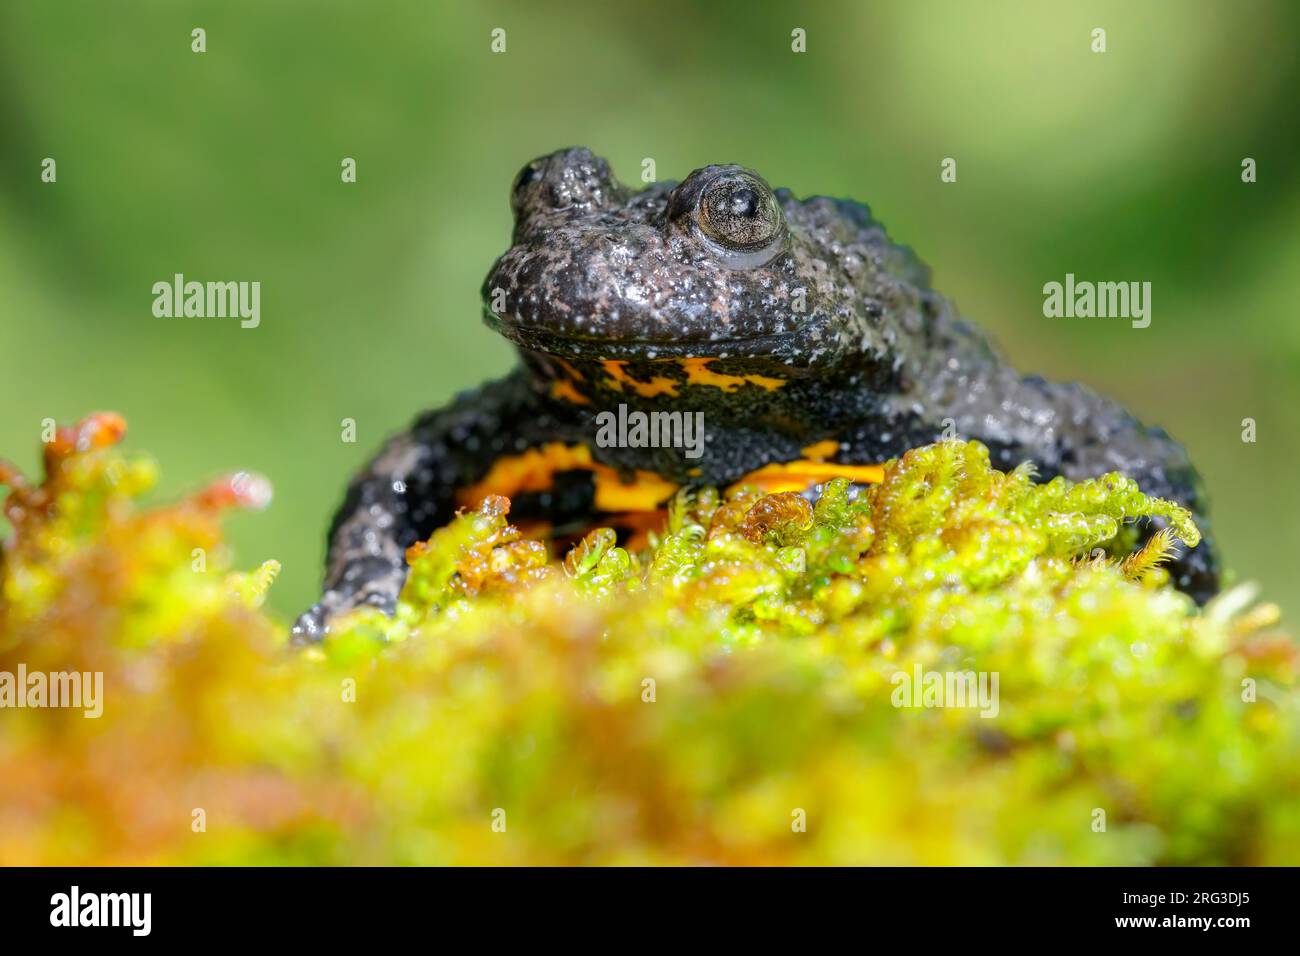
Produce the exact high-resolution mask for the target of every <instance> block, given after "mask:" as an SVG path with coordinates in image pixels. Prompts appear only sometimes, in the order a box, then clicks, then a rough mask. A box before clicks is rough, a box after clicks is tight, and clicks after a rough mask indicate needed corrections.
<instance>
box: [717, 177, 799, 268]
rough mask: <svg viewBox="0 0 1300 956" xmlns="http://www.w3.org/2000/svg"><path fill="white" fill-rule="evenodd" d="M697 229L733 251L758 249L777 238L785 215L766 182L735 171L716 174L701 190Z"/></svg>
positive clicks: (755, 250) (782, 230)
mask: <svg viewBox="0 0 1300 956" xmlns="http://www.w3.org/2000/svg"><path fill="white" fill-rule="evenodd" d="M699 223H700V231H702V232H703V233H704V234H705V235H706V236H708V237H709V238H710V239H713V240H714V241H716V242H718V243H721V244H722V245H723V246H725V247H726V248H728V249H730V250H733V251H735V252H746V253H749V252H759V251H761V250H763V249H766V248H767V247H769V246H771V245H772V244H773V243H774V242H776V241H777V240H779V239H780V238H781V236H782V234H783V232H784V230H785V217H784V216H782V215H781V207H780V206H778V205H777V204H776V197H775V196H773V195H772V191H771V190H770V189H768V187H767V184H766V183H764V182H763V181H762V180H760V179H758V178H757V177H755V176H751V175H748V174H746V173H742V172H737V173H731V174H728V175H723V176H719V177H717V178H716V179H714V180H713V181H712V182H710V183H709V184H708V185H707V186H705V187H704V189H703V191H702V192H701V193H700V206H699Z"/></svg>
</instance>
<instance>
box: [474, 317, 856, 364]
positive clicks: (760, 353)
mask: <svg viewBox="0 0 1300 956" xmlns="http://www.w3.org/2000/svg"><path fill="white" fill-rule="evenodd" d="M483 319H484V322H485V323H486V324H487V326H488V327H489V328H491V329H493V330H494V331H496V332H498V333H500V334H501V335H503V336H505V337H506V338H507V339H509V340H510V341H511V342H513V343H514V344H515V345H517V346H519V347H520V348H522V349H525V350H527V351H530V352H543V353H546V354H548V355H555V356H559V357H561V358H594V359H656V358H691V357H706V358H766V359H773V360H777V361H781V362H784V363H786V364H791V365H797V364H808V365H816V364H820V363H819V362H818V361H817V359H818V358H819V357H820V358H822V359H825V358H826V357H828V356H829V355H830V353H831V352H832V348H831V346H832V345H833V344H834V343H835V342H836V339H837V337H836V336H835V335H833V334H831V330H830V321H829V320H828V319H825V318H810V319H809V320H807V321H805V322H802V323H800V325H799V326H798V327H796V328H790V327H789V324H788V320H783V321H782V327H780V328H778V329H763V328H761V327H757V323H755V327H754V328H753V329H752V332H750V333H749V334H740V335H727V334H722V330H719V334H716V335H714V336H710V337H704V336H677V337H673V338H670V337H667V336H663V337H658V336H647V335H645V334H639V335H638V334H636V333H635V332H633V331H632V330H626V331H627V333H628V334H626V335H618V334H611V333H612V332H613V331H614V330H612V329H610V328H609V327H608V326H606V327H605V328H603V329H602V328H601V327H600V325H599V324H598V323H593V325H592V331H591V333H590V334H586V335H584V334H577V333H575V332H574V330H573V329H572V328H571V327H570V326H569V325H566V326H565V327H563V328H562V329H556V328H548V327H546V326H545V325H544V324H540V323H538V322H537V321H532V322H528V323H522V322H520V321H519V320H518V318H517V317H516V316H513V315H510V314H503V315H498V314H496V313H494V312H492V311H491V310H484V314H483Z"/></svg>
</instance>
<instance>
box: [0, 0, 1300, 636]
mask: <svg viewBox="0 0 1300 956" xmlns="http://www.w3.org/2000/svg"><path fill="white" fill-rule="evenodd" d="M200 26H201V27H203V28H205V29H206V30H207V52H206V53H204V54H195V53H193V52H191V49H190V43H191V37H190V31H191V30H192V29H193V28H194V27H200ZM496 27H501V28H504V29H505V30H506V38H507V51H506V52H505V53H504V54H493V53H491V52H490V50H489V41H490V37H489V34H490V31H491V30H492V29H493V28H496ZM795 27H802V28H804V29H805V30H806V31H807V38H808V39H807V45H808V49H807V53H805V54H798V55H797V54H794V53H792V52H791V50H790V32H791V30H792V29H793V28H795ZM1094 27H1103V28H1105V29H1106V31H1107V45H1108V50H1107V52H1106V53H1104V54H1094V53H1092V52H1091V50H1090V42H1091V40H1090V33H1091V31H1092V29H1093V28H1094ZM1298 27H1300V15H1298V14H1297V8H1296V7H1295V5H1294V4H1287V3H1285V2H1282V0H1279V2H1276V3H1269V2H1258V0H1256V2H1244V3H1235V4H1229V3H1214V2H1187V0H1177V2H1175V0H1167V2H1150V0H1148V2H1144V3H1140V4H1134V3H1131V2H1112V3H1096V2H1091V3H1086V4H1085V3H1052V4H1048V3H1038V2H1032V0H1017V2H984V3H962V2H936V0H928V2H902V0H896V2H871V3H866V2H844V3H830V2H821V3H816V4H796V3H752V2H750V3H707V4H706V3H698V4H695V3H681V2H668V0H661V2H658V3H652V4H651V3H637V4H633V3H627V4H621V5H620V4H591V3H572V4H564V3H546V4H541V3H523V2H515V3H472V4H471V3H429V2H365V3H362V2H359V0H358V2H354V3H343V2H320V0H313V2H288V0H283V2H274V3H271V2H266V0H222V2H216V0H211V2H188V0H166V2H163V0H136V2H132V3H130V4H126V3H95V2H82V3H67V2H55V0H50V2H44V3H37V2H27V0H0V102H2V105H0V453H2V454H4V455H5V456H6V457H9V458H11V459H13V460H15V461H16V462H17V463H18V464H20V465H21V466H23V467H27V468H33V467H35V465H36V463H37V461H38V451H39V441H40V423H41V420H42V419H43V418H46V417H53V418H56V419H58V420H60V421H71V420H74V419H76V418H79V417H80V416H82V415H84V414H85V413H87V412H89V411H92V410H97V409H111V410H116V411H120V412H122V413H123V414H124V415H125V416H126V417H127V419H128V421H129V423H130V426H131V435H130V439H129V440H130V444H131V447H134V448H137V449H147V450H148V451H149V452H151V453H152V454H153V455H155V456H156V457H157V458H158V459H159V460H160V462H161V463H162V466H163V481H164V483H163V485H162V487H161V488H160V489H159V490H158V492H157V494H158V495H160V496H163V497H170V496H174V495H177V494H179V493H181V492H182V491H184V490H186V489H191V488H194V487H195V486H197V485H198V484H200V483H201V482H202V481H204V480H205V479H206V478H210V477H213V476H215V475H217V474H220V473H223V472H227V471H232V470H237V469H241V468H249V469H255V470H257V471H260V472H263V473H264V474H266V475H268V476H269V477H270V478H271V479H272V481H273V482H274V485H275V488H276V499H275V502H274V503H273V505H272V506H271V508H270V510H269V512H267V513H265V514H260V515H254V516H240V517H239V518H237V519H235V521H234V522H232V525H233V538H234V543H235V546H236V548H237V550H238V554H239V559H240V561H241V563H242V564H245V565H252V564H253V563H255V562H257V561H259V560H262V559H264V558H267V557H276V558H279V559H280V560H281V561H283V563H284V573H283V575H282V577H281V579H280V581H279V582H278V583H277V585H276V587H275V589H274V590H273V595H274V603H275V605H276V606H277V607H278V608H279V609H280V610H282V611H283V612H285V613H286V614H289V613H293V612H296V611H297V610H299V609H300V608H301V607H302V606H304V605H305V604H307V603H308V602H309V601H310V600H311V599H312V597H313V596H314V594H315V590H316V586H317V583H318V581H319V575H320V567H321V557H322V552H323V535H324V531H325V527H326V524H327V522H328V520H329V517H330V515H331V513H332V511H333V509H334V508H335V506H336V505H337V504H338V502H339V500H340V497H341V495H342V491H343V488H344V485H345V483H346V481H347V478H348V476H349V474H350V473H351V472H352V471H354V470H355V469H356V468H357V467H359V466H360V465H361V464H362V463H363V461H364V460H365V459H366V458H367V457H368V456H369V455H370V454H371V453H372V452H373V451H374V449H375V448H376V447H377V446H378V445H379V443H380V442H381V441H382V440H383V438H384V437H385V436H386V435H388V434H389V433H391V432H393V431H395V430H398V429H400V428H402V427H403V426H404V425H405V424H406V423H407V422H408V420H409V419H410V418H412V417H413V416H414V415H415V414H416V413H417V412H418V411H420V410H421V409H425V408H428V407H431V406H436V405H438V404H440V403H442V402H444V401H445V400H446V399H447V398H448V397H449V396H450V395H452V394H453V393H454V392H455V391H457V390H460V389H464V388H469V387H471V386H474V385H475V384H477V383H479V382H480V381H482V380H483V379H485V378H487V377H489V376H494V375H498V374H500V373H503V372H504V371H505V370H506V369H507V368H508V367H509V365H510V363H511V354H510V351H509V349H508V347H507V346H506V345H505V344H504V343H503V342H502V341H499V340H498V339H497V338H496V337H495V336H494V335H493V334H492V333H490V332H489V331H488V330H487V329H485V328H484V327H483V326H482V325H481V323H480V320H479V312H480V305H479V301H478V289H479V284H480V282H481V281H482V277H483V275H484V274H485V273H486V271H487V268H488V266H489V265H490V263H491V262H492V259H493V257H494V256H496V255H497V254H498V253H500V252H501V251H502V250H503V249H504V247H505V245H506V243H507V242H508V239H509V231H510V225H511V223H510V215H509V208H508V204H507V191H508V188H509V185H510V181H511V178H512V176H513V175H514V173H515V172H516V171H517V170H518V168H519V167H520V166H521V165H522V164H523V163H524V162H525V161H527V160H528V159H530V158H532V157H533V156H535V155H538V154H541V153H545V152H549V151H550V150H552V149H555V148H557V147H560V146H566V145H571V144H584V145H588V146H590V147H591V148H592V149H594V150H595V151H596V152H598V153H600V154H602V155H605V156H607V157H608V158H609V159H610V161H611V162H612V163H613V166H614V168H615V171H616V172H617V173H618V174H619V175H620V176H621V177H622V178H624V179H625V180H628V181H635V180H637V178H638V177H639V175H640V169H641V165H640V164H641V161H642V159H643V158H646V157H651V158H653V159H654V160H655V162H656V164H657V168H658V174H659V176H660V178H665V179H666V178H673V179H680V178H681V177H683V176H684V175H685V174H686V173H688V172H689V171H690V170H691V169H693V168H694V167H696V166H701V165H704V164H706V163H714V162H739V163H743V164H745V165H748V166H752V167H754V168H756V169H758V170H759V171H760V172H762V173H763V174H764V175H765V176H766V177H767V179H768V180H769V181H770V182H772V183H773V185H785V186H789V187H791V188H792V189H794V190H795V191H796V193H799V194H808V193H826V194H829V195H837V196H851V197H854V198H857V199H861V200H864V201H866V202H868V203H869V204H870V205H871V207H872V209H873V210H874V211H875V213H876V215H877V216H878V218H880V219H882V220H883V221H884V222H885V223H886V224H887V225H888V227H889V229H890V231H891V233H892V235H893V236H894V237H895V239H897V240H899V241H902V242H906V243H909V244H911V245H912V246H914V247H915V248H916V249H917V251H918V252H919V253H920V254H921V256H922V258H924V259H925V260H926V261H928V262H929V263H930V265H931V266H932V267H933V269H934V275H935V283H936V286H937V287H938V288H940V289H941V290H943V291H944V292H945V293H946V294H947V295H948V296H950V297H952V298H953V299H955V300H956V301H957V303H958V304H959V306H960V307H961V309H962V311H963V312H964V313H965V314H966V315H967V316H969V317H971V318H973V319H975V320H976V321H977V322H979V323H980V324H982V325H983V326H984V327H986V328H988V329H990V330H991V331H992V332H993V333H994V334H995V335H996V336H997V338H998V339H999V340H1000V342H1001V344H1002V346H1003V348H1004V351H1005V352H1006V353H1007V354H1008V355H1009V357H1010V358H1011V359H1012V361H1013V362H1014V363H1015V364H1016V365H1017V366H1019V367H1020V368H1021V369H1024V370H1028V371H1035V372H1041V373H1043V374H1045V375H1048V376H1049V377H1054V378H1063V379H1078V380H1082V381H1085V382H1087V383H1089V384H1091V385H1093V386H1095V387H1096V388H1098V389H1100V390H1102V391H1105V392H1107V393H1109V394H1110V395H1112V396H1114V397H1115V398H1117V399H1119V400H1120V401H1122V402H1123V403H1124V404H1126V405H1127V406H1128V407H1130V408H1131V409H1132V410H1133V411H1134V412H1135V413H1136V414H1138V415H1139V417H1141V418H1143V419H1144V420H1145V421H1147V422H1151V423H1160V424H1163V425H1164V426H1165V427H1166V428H1168V430H1169V431H1170V432H1171V433H1172V434H1174V435H1175V436H1176V437H1178V438H1179V439H1181V440H1182V441H1184V442H1185V443H1186V444H1187V445H1188V447H1189V448H1190V450H1191V453H1192V456H1193V458H1194V460H1196V461H1197V462H1198V463H1199V465H1200V468H1201V471H1202V473H1203V475H1204V476H1205V479H1206V482H1207V484H1208V487H1209V489H1210V493H1211V497H1212V501H1213V505H1214V515H1215V532H1216V534H1217V536H1218V538H1219V540H1220V544H1221V546H1222V547H1223V549H1224V551H1225V553H1226V556H1227V562H1228V564H1229V566H1230V567H1232V568H1233V569H1235V571H1236V573H1237V575H1238V576H1239V577H1241V578H1249V579H1257V580H1260V581H1261V582H1262V583H1263V584H1264V585H1265V588H1266V590H1267V593H1268V594H1269V595H1270V596H1271V597H1273V598H1274V599H1275V600H1278V601H1279V602H1280V603H1282V604H1283V605H1284V607H1289V609H1290V613H1291V617H1292V619H1293V620H1294V617H1295V615H1296V613H1297V612H1300V596H1298V595H1297V594H1296V593H1295V589H1294V588H1293V586H1292V585H1293V581H1294V580H1295V573H1296V570H1297V559H1296V554H1297V551H1298V550H1300V509H1297V507H1296V504H1297V500H1296V499H1297V495H1296V492H1295V487H1296V482H1297V469H1296V466H1297V463H1298V461H1300V456H1298V455H1297V444H1298V440H1297V436H1296V434H1295V429H1294V422H1295V420H1296V409H1297V407H1300V376H1298V375H1297V372H1298V371H1300V317H1298V315H1297V308H1298V305H1297V303H1298V301H1300V278H1298V274H1300V164H1297V161H1296V150H1297V145H1300V144H1298V143H1297V139H1300V124H1298V123H1297V116H1298V115H1300V109H1298V106H1300V102H1298V101H1300V96H1298V95H1297V93H1298V92H1300V75H1298V73H1300V67H1298V66H1297V59H1298V58H1297V56H1296V52H1297V41H1296V39H1295V37H1296V34H1297V28H1298ZM47 156H48V157H53V158H55V159H56V160H57V163H58V182H57V183H56V184H53V185H50V184H43V183H41V181H40V171H41V161H42V160H43V159H44V158H45V157H47ZM946 156H951V157H955V158H956V159H957V161H958V181H957V182H956V183H955V184H944V183H941V182H940V179H939V163H940V160H941V159H942V158H943V157H946ZM1247 156H1249V157H1253V158H1254V159H1256V160H1257V162H1258V165H1259V174H1258V175H1259V181H1258V182H1257V183H1256V184H1254V185H1245V184H1243V183H1242V182H1241V178H1240V169H1241V161H1242V159H1243V157H1247ZM343 157H354V158H355V159H356V160H357V164H358V181H357V182H356V183H355V184H353V185H344V184H342V183H341V182H340V176H339V173H340V162H341V160H342V158H343ZM177 272H182V273H184V274H185V275H186V276H187V277H188V278H193V279H199V280H260V281H261V282H262V324H261V327H260V328H257V329H252V330H244V329H241V328H240V327H239V324H238V322H237V321H236V320H224V319H193V318H191V319H158V318H155V317H154V316H153V314H152V311H151V306H152V302H153V296H152V292H151V286H152V285H153V283H154V282H157V281H159V280H167V279H170V277H171V276H172V275H173V274H174V273H177ZM1066 272H1074V273H1075V274H1076V275H1077V276H1079V277H1080V278H1081V279H1094V280H1138V281H1144V280H1145V281H1151V282H1152V283H1153V291H1152V306H1153V313H1152V315H1153V321H1152V324H1151V327H1150V328H1148V329H1145V330H1134V329H1132V328H1130V327H1129V325H1128V323H1127V322H1125V321H1123V320H1105V319H1074V320H1070V319H1048V318H1044V316H1043V314H1042V299H1043V296H1042V291H1041V290H1042V286H1043V283H1045V282H1048V281H1051V280H1053V279H1055V280H1061V279H1062V278H1063V277H1064V275H1065V273H1066ZM1247 417H1250V418H1254V419H1255V420H1256V421H1257V423H1258V442H1257V443H1256V444H1244V443H1243V442H1242V441H1241V421H1242V419H1243V418H1247ZM343 418H354V419H356V421H357V423H358V440H357V443H356V444H344V443H343V442H342V441H341V439H340V432H341V429H340V421H341V419H343Z"/></svg>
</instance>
